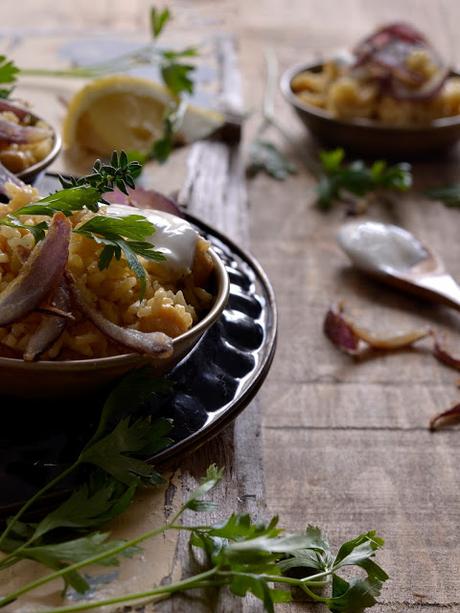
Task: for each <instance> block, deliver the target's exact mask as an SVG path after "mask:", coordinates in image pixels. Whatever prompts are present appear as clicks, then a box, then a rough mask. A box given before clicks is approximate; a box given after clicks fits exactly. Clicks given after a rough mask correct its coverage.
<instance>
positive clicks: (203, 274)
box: [0, 185, 213, 359]
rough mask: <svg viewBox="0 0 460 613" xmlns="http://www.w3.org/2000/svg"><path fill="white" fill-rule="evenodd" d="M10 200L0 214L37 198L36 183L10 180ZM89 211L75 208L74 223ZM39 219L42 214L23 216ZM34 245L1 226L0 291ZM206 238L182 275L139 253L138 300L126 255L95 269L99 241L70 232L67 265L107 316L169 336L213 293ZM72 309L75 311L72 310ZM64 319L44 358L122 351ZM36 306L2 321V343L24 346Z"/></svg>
mask: <svg viewBox="0 0 460 613" xmlns="http://www.w3.org/2000/svg"><path fill="white" fill-rule="evenodd" d="M8 187H9V195H10V197H11V200H10V202H9V204H8V205H0V215H4V214H5V213H7V212H8V211H10V212H11V211H14V210H15V209H17V208H19V207H21V206H23V205H24V204H26V202H28V201H32V200H36V199H37V198H38V193H37V191H36V190H34V188H27V191H26V192H25V191H24V190H22V189H20V188H16V187H14V186H12V185H9V186H8ZM91 216H92V213H89V212H87V213H85V214H82V213H78V214H75V215H74V216H73V218H72V223H73V225H76V224H77V223H81V222H82V221H86V220H87V219H88V218H90V217H91ZM22 219H23V221H25V222H26V223H37V222H38V221H41V220H42V219H43V218H42V217H38V216H34V217H30V219H27V220H26V219H24V218H22ZM33 247H34V239H33V237H32V235H31V234H30V233H29V232H27V231H26V230H23V229H18V228H9V227H6V226H0V292H2V291H3V290H5V289H6V288H7V286H8V284H9V283H10V282H11V281H12V280H13V279H14V278H15V277H16V276H17V275H18V273H19V271H20V270H21V267H22V265H23V263H24V261H25V260H26V259H27V257H28V256H29V254H30V252H31V251H32V249H33ZM208 248H209V244H208V243H207V242H206V241H205V240H204V239H202V238H201V237H200V238H199V239H198V242H197V247H196V252H195V258H194V262H193V266H192V270H191V271H190V272H189V273H188V274H186V275H180V276H178V274H173V273H172V272H171V271H170V270H169V269H168V267H167V266H165V265H164V264H163V263H161V262H151V261H148V260H144V259H142V258H141V260H142V263H143V265H144V267H145V269H146V271H147V287H146V292H145V298H144V300H143V301H142V302H141V301H140V300H139V282H138V279H137V278H136V276H135V275H134V273H133V272H132V270H131V269H130V268H129V267H128V265H127V262H126V260H125V259H124V258H123V257H122V258H121V259H120V260H119V261H117V260H115V259H113V260H112V262H111V263H110V265H109V267H108V268H107V269H106V270H102V271H101V270H99V268H98V258H99V254H100V251H101V249H102V247H101V246H100V245H97V244H96V243H95V242H94V241H93V240H91V239H89V238H86V237H84V236H82V235H78V234H72V238H71V244H70V249H69V259H68V267H69V270H70V271H71V272H72V273H73V275H74V276H75V277H76V278H77V280H78V282H79V283H81V284H83V285H84V286H86V288H87V289H88V290H89V292H90V295H91V297H92V298H93V300H94V304H95V306H96V307H97V309H98V310H100V311H101V312H102V313H103V315H104V316H105V317H106V318H107V319H109V320H110V321H112V322H114V323H116V324H118V325H120V326H123V327H128V328H134V329H136V330H141V331H143V332H153V331H161V332H165V333H166V334H168V335H169V336H171V337H173V338H174V337H176V336H178V335H179V334H182V333H183V332H185V331H187V330H188V329H189V328H191V326H192V325H193V324H194V323H195V322H196V321H197V320H198V318H199V316H200V313H201V312H202V311H203V310H206V309H208V308H209V306H210V304H211V301H212V296H211V294H209V293H208V291H207V290H206V289H205V286H206V285H207V281H208V279H209V275H210V273H211V271H212V268H213V264H212V260H211V258H210V255H209V253H208ZM74 314H75V313H74ZM76 315H77V319H76V321H75V322H71V323H69V324H68V325H67V327H66V330H65V331H64V333H63V334H62V336H61V337H60V338H59V339H58V341H57V342H56V343H55V344H54V345H53V346H52V347H51V348H50V349H49V350H48V351H47V352H46V353H45V354H44V355H43V356H42V359H66V358H67V359H69V358H70V359H82V358H92V357H104V356H107V355H113V354H117V353H120V352H122V351H121V350H120V349H119V348H117V347H115V346H114V345H113V344H111V342H110V340H108V339H107V337H105V336H104V335H103V334H102V333H101V332H99V330H98V329H97V328H96V327H95V326H94V325H93V324H92V323H91V322H90V321H88V320H86V319H85V318H84V317H83V316H81V315H78V313H77V314H76ZM42 317H43V315H41V314H40V313H38V312H33V313H30V314H29V315H28V316H26V317H24V318H23V319H22V320H20V321H18V322H15V323H13V324H11V325H8V326H4V327H0V353H2V351H1V347H2V346H3V347H5V348H8V349H9V350H13V351H14V352H17V353H18V357H19V355H20V354H22V352H23V351H24V350H25V348H26V346H27V343H28V340H29V338H30V336H31V334H33V332H34V331H35V330H36V328H37V326H38V325H39V324H40V322H41V318H42Z"/></svg>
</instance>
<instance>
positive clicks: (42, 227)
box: [0, 215, 48, 243]
mask: <svg viewBox="0 0 460 613" xmlns="http://www.w3.org/2000/svg"><path fill="white" fill-rule="evenodd" d="M0 226H8V227H10V228H22V229H23V230H27V231H28V232H30V233H31V234H32V236H33V237H34V240H35V242H36V243H38V241H41V240H43V239H44V238H45V234H46V230H47V229H48V224H47V223H46V221H41V222H40V223H37V224H26V223H23V222H22V221H21V220H20V219H18V218H17V217H15V216H14V215H6V216H5V217H1V218H0Z"/></svg>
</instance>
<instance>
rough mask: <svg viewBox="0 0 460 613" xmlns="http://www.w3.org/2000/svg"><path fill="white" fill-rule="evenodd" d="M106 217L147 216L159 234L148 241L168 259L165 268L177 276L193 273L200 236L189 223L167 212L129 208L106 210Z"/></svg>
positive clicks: (112, 205)
mask: <svg viewBox="0 0 460 613" xmlns="http://www.w3.org/2000/svg"><path fill="white" fill-rule="evenodd" d="M105 214H106V215H108V216H110V217H118V218H119V217H127V216H128V215H143V216H144V217H145V218H146V219H148V221H150V222H151V223H153V225H154V226H155V232H154V233H153V234H152V236H150V237H148V238H147V239H146V241H147V242H149V243H151V244H152V245H154V246H155V249H156V250H157V251H160V252H161V253H162V254H163V255H164V256H165V257H166V261H165V262H164V265H165V266H167V267H168V268H169V269H170V270H172V271H174V272H175V273H181V274H182V273H183V274H185V273H187V272H189V271H190V269H191V267H192V263H193V257H194V255H195V248H196V243H197V240H198V232H197V231H196V230H195V229H194V228H193V227H192V226H191V225H190V224H189V223H188V221H186V220H185V219H183V218H182V217H177V215H172V214H171V213H166V212H165V211H156V210H153V209H140V208H137V207H132V206H127V205H125V204H111V205H110V206H107V207H106V210H105Z"/></svg>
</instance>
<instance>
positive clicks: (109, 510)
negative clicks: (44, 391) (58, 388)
mask: <svg viewBox="0 0 460 613" xmlns="http://www.w3.org/2000/svg"><path fill="white" fill-rule="evenodd" d="M169 387H170V386H169V385H168V384H167V383H166V382H165V381H163V380H159V379H155V378H153V377H152V376H151V374H150V372H149V371H148V369H140V370H137V371H133V372H132V373H131V374H130V375H128V376H127V377H125V378H124V379H123V380H122V381H121V382H120V383H119V384H118V385H117V386H116V387H115V388H114V390H113V391H112V392H111V394H110V395H109V397H108V398H107V400H106V402H105V404H104V407H103V409H102V412H101V418H100V422H99V425H98V427H97V429H96V432H95V434H94V436H93V437H92V438H91V440H90V441H89V442H88V444H87V445H86V446H85V448H84V449H83V450H82V451H81V453H80V454H79V456H78V457H77V458H76V460H75V461H74V462H73V463H72V464H71V465H69V466H68V467H67V468H66V469H65V470H64V471H63V472H62V473H61V474H60V475H58V476H57V477H56V478H55V479H52V480H51V481H49V482H48V483H47V484H46V485H45V486H44V487H43V488H42V489H41V490H39V491H38V492H37V493H36V494H35V495H34V496H32V497H31V498H30V499H29V500H28V501H27V502H26V503H25V504H24V506H23V507H22V508H21V509H20V510H19V511H18V512H17V513H16V515H15V516H14V517H13V518H11V519H10V520H9V521H8V523H7V526H6V528H5V529H4V531H3V533H2V534H1V535H0V549H1V550H3V551H5V552H6V553H8V555H7V557H6V558H4V559H3V560H0V570H1V569H2V568H5V567H8V566H9V565H10V564H11V563H14V562H17V561H19V560H20V559H22V558H24V557H30V556H29V553H30V548H31V547H32V546H34V545H36V544H39V545H40V546H42V545H44V544H49V543H47V541H46V540H45V541H44V540H43V539H44V538H45V537H46V536H47V535H48V534H49V533H50V532H53V531H54V530H56V529H57V528H63V527H67V528H72V529H74V530H80V531H81V530H82V529H84V528H88V527H89V526H91V527H94V526H99V525H101V524H103V523H105V522H106V521H108V520H110V519H112V518H114V517H116V516H117V515H119V514H120V513H122V512H123V511H124V510H125V509H126V507H127V505H128V504H129V502H130V501H131V499H132V497H133V495H134V492H135V490H136V489H137V487H138V486H139V485H152V484H157V483H159V482H161V481H162V479H161V477H160V475H159V474H158V473H157V472H156V471H155V469H154V468H153V467H152V466H151V465H149V464H146V463H145V462H144V461H142V457H146V456H148V455H150V454H151V452H152V450H154V451H158V450H160V449H162V448H164V447H166V446H168V445H169V444H170V443H171V439H169V438H168V436H167V434H168V432H169V430H170V429H171V423H170V422H169V421H168V420H165V419H163V418H161V419H157V420H153V421H152V420H150V419H149V418H146V417H143V416H138V414H137V413H138V412H139V411H140V409H141V408H142V406H143V404H144V402H145V400H146V399H147V398H152V397H155V396H160V395H162V394H164V393H165V392H166V391H167V390H168V389H169ZM128 395H129V403H127V401H126V400H127V397H128ZM128 406H129V407H130V410H129V412H127V407H128ZM82 465H89V466H92V467H93V472H92V474H91V477H90V478H89V480H88V481H87V482H86V483H84V484H83V485H82V486H81V487H80V488H79V489H77V490H76V492H75V493H74V494H72V496H71V497H70V498H69V499H68V500H67V501H65V502H64V503H63V504H62V505H61V506H59V507H58V508H57V509H56V510H55V511H53V512H52V513H51V514H50V515H48V516H46V517H45V518H44V519H43V520H42V521H41V522H40V523H39V524H38V525H35V526H32V527H31V526H28V527H27V530H25V529H24V524H22V523H21V518H22V517H23V515H24V514H25V513H26V512H27V511H28V510H29V509H30V508H31V507H33V505H34V504H35V503H36V502H37V501H38V500H39V499H41V498H42V497H43V496H44V495H45V494H46V493H47V492H49V491H51V490H52V489H54V488H55V487H56V485H57V484H58V483H60V482H62V481H63V480H65V479H66V478H68V477H69V475H71V474H75V473H76V472H77V471H78V470H79V469H80V467H81V466H82ZM13 545H14V546H13ZM40 561H41V562H42V563H43V564H45V565H47V566H51V568H54V569H55V568H56V565H55V562H54V561H50V563H49V564H48V563H47V559H46V558H45V557H43V559H42V560H40ZM63 568H64V566H63ZM66 579H67V580H69V582H71V583H72V576H70V578H69V576H67V575H66ZM78 581H80V579H79V580H78Z"/></svg>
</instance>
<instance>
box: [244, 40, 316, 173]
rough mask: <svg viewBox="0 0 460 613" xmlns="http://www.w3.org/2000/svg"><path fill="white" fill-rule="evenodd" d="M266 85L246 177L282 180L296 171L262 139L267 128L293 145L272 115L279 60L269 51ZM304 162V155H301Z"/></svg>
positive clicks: (283, 156) (266, 62)
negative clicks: (264, 175) (261, 176)
mask: <svg viewBox="0 0 460 613" xmlns="http://www.w3.org/2000/svg"><path fill="white" fill-rule="evenodd" d="M265 67H266V74H267V77H266V82H265V91H264V98H263V103H262V121H261V123H260V125H259V126H258V128H257V130H256V135H255V138H254V140H253V141H252V143H251V144H250V146H249V155H248V163H247V166H246V174H247V175H248V177H251V178H252V177H255V176H256V175H258V174H259V173H260V172H264V173H265V174H267V175H268V176H270V177H272V178H273V179H277V180H278V181H284V180H285V179H287V178H288V176H289V175H292V174H295V173H296V172H297V167H296V166H295V164H293V163H292V162H291V161H290V160H289V159H288V158H287V157H286V155H285V154H284V153H283V152H282V151H281V150H280V148H279V147H278V146H277V145H275V144H274V143H273V142H271V141H269V140H267V139H266V138H265V136H264V135H265V133H266V131H267V130H269V129H270V128H273V129H274V130H276V131H277V132H278V133H279V134H280V135H281V137H282V138H283V139H284V140H285V141H286V142H288V143H292V139H291V136H290V134H288V133H287V131H286V130H285V128H284V127H283V125H282V124H281V123H280V122H279V120H278V118H277V117H276V113H275V94H276V88H277V82H278V61H277V58H276V55H275V54H274V53H273V51H272V50H268V51H266V53H265ZM303 159H305V156H303Z"/></svg>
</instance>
